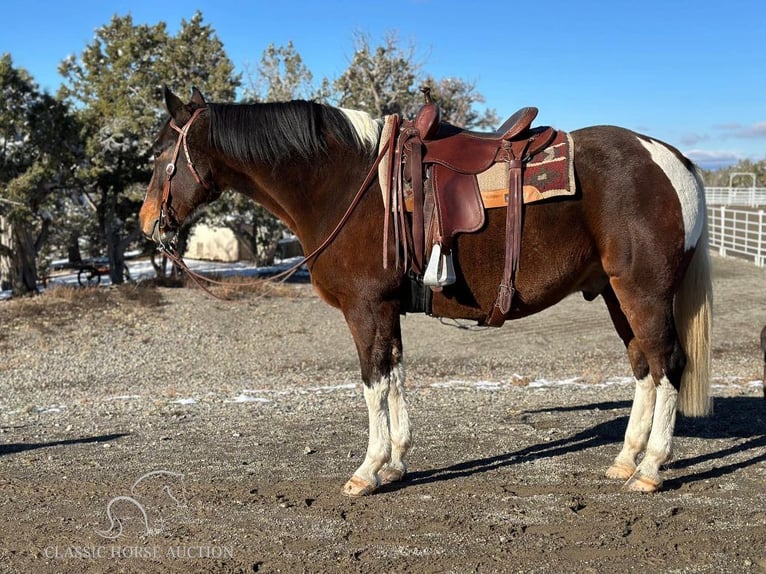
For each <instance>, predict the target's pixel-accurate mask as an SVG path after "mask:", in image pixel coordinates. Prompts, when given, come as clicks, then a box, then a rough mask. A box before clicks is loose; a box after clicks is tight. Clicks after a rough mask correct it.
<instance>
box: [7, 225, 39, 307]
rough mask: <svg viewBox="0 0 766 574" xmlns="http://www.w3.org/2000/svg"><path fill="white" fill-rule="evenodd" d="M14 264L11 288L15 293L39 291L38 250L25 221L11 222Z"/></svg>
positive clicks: (24, 293)
mask: <svg viewBox="0 0 766 574" xmlns="http://www.w3.org/2000/svg"><path fill="white" fill-rule="evenodd" d="M11 235H12V242H13V245H12V246H11V249H12V251H13V265H12V266H11V289H12V291H13V294H14V295H27V294H29V293H37V252H36V251H35V242H34V240H33V239H32V234H31V233H30V230H29V228H28V227H27V226H26V225H25V224H24V223H23V222H13V221H12V222H11Z"/></svg>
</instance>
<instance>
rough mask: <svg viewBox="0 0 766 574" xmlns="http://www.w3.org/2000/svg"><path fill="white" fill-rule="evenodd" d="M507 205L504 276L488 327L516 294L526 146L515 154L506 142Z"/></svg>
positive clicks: (502, 314)
mask: <svg viewBox="0 0 766 574" xmlns="http://www.w3.org/2000/svg"><path fill="white" fill-rule="evenodd" d="M507 149H508V154H509V157H510V158H509V160H508V172H509V173H508V207H507V209H506V217H505V263H504V264H503V277H502V279H501V281H500V286H499V287H498V290H497V298H496V299H495V304H494V305H493V306H492V311H490V313H489V316H488V317H487V319H486V321H485V323H486V324H487V325H489V326H490V327H500V326H501V325H502V324H503V323H504V322H505V318H506V316H507V315H508V312H509V311H510V310H511V303H512V302H513V296H514V295H515V294H516V288H515V287H514V279H515V277H516V270H517V269H518V266H519V259H520V255H521V225H522V209H523V201H524V196H523V183H522V179H523V178H522V170H523V169H524V161H523V158H524V155H525V154H526V148H525V149H523V150H522V152H521V153H519V154H518V156H515V155H514V153H513V149H512V148H511V147H510V146H508V148H507Z"/></svg>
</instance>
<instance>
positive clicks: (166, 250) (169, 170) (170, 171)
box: [155, 108, 398, 299]
mask: <svg viewBox="0 0 766 574" xmlns="http://www.w3.org/2000/svg"><path fill="white" fill-rule="evenodd" d="M206 110H207V108H197V109H196V110H194V112H193V113H192V115H191V117H190V118H189V120H188V121H187V122H186V123H185V124H184V125H183V126H182V127H180V128H179V127H178V125H177V124H176V123H175V121H174V120H173V119H171V120H170V124H169V125H170V127H171V128H173V129H174V130H175V131H176V132H178V140H177V141H176V145H175V148H174V149H173V156H172V158H171V161H170V163H168V164H167V165H166V166H165V174H166V175H167V178H166V179H165V184H164V186H163V188H162V203H161V204H160V217H159V219H158V220H157V223H155V225H157V226H158V231H159V234H158V237H157V238H155V241H157V243H158V248H159V250H160V251H161V252H162V253H163V254H164V255H165V256H166V257H167V258H168V259H170V260H171V261H173V263H175V264H176V265H177V266H178V267H180V268H181V269H183V270H184V271H185V272H186V273H187V274H188V275H189V276H190V277H191V278H192V279H193V280H194V282H195V283H196V284H197V285H198V286H199V287H200V288H201V289H202V290H204V291H206V292H207V293H208V294H210V295H212V296H213V297H215V298H217V299H221V297H219V296H218V295H216V294H215V293H213V292H212V291H210V290H209V289H208V288H206V287H205V286H204V285H203V283H202V282H203V281H204V282H207V283H214V284H224V283H223V282H220V281H215V280H213V279H210V278H209V277H205V276H203V275H200V274H198V273H195V272H194V271H192V270H191V269H189V266H188V265H186V262H184V260H183V257H182V256H181V255H180V254H178V253H176V252H175V249H174V241H175V239H176V237H177V236H176V237H174V239H173V240H171V242H170V244H169V245H168V244H165V243H164V242H163V240H162V232H163V230H166V229H167V228H168V226H167V222H168V220H169V219H170V218H172V219H173V220H175V217H174V215H173V213H172V209H173V208H172V207H171V205H170V199H171V196H170V187H171V182H172V179H173V176H174V175H175V174H176V171H177V170H176V162H178V155H179V153H180V151H181V148H182V147H183V150H184V155H185V156H186V165H187V167H188V168H189V171H190V172H191V174H192V176H194V179H195V180H196V181H197V183H198V184H200V185H201V186H202V187H203V188H204V189H205V190H206V191H212V190H214V184H211V183H208V182H207V181H205V180H204V178H202V177H201V176H200V174H199V172H198V171H197V168H195V167H194V162H192V160H191V155H189V146H188V143H187V141H186V136H187V135H188V133H189V128H191V126H192V124H193V123H194V121H195V120H196V119H197V118H198V117H199V116H200V114H201V113H202V112H204V111H206ZM395 121H397V122H398V116H395ZM395 135H396V130H394V134H393V135H392V136H391V138H390V140H389V142H388V144H386V145H385V146H384V147H383V149H381V150H380V153H379V154H378V157H377V158H376V159H375V161H374V162H373V164H372V167H371V168H370V170H369V171H368V172H367V177H365V179H364V181H363V182H362V185H361V187H360V188H359V190H358V191H357V192H356V195H355V196H354V198H353V199H352V200H351V204H350V205H349V206H348V208H347V209H346V212H345V213H344V214H343V217H341V219H340V221H339V222H338V224H337V225H336V226H335V228H334V229H333V230H332V231H331V232H330V234H329V235H328V236H327V237H326V238H325V240H324V241H323V242H322V243H321V244H320V245H319V246H318V247H317V248H316V249H314V251H312V252H311V253H310V254H309V255H306V256H304V257H302V258H301V260H300V261H298V262H297V263H296V264H295V265H293V266H292V267H290V268H289V269H286V270H285V271H282V272H281V273H278V274H277V275H274V276H272V277H270V278H269V279H268V280H267V281H271V282H277V281H279V282H282V281H286V280H287V279H288V278H289V277H290V276H291V275H293V274H294V273H295V272H296V271H297V270H298V269H300V268H301V267H302V266H303V265H306V264H307V263H309V262H310V261H312V260H314V259H315V258H316V257H317V256H318V255H319V254H320V253H322V252H323V251H324V250H325V249H326V248H327V247H328V246H329V245H330V243H332V242H333V240H334V239H335V238H336V237H337V236H338V234H339V233H340V230H341V229H342V228H343V226H344V225H345V224H346V222H347V221H348V220H349V219H350V217H351V214H352V213H353V211H354V209H355V208H356V206H357V205H358V204H359V202H360V201H361V199H362V196H363V195H364V193H365V192H366V191H367V189H368V188H369V187H370V185H371V184H372V181H373V180H374V179H375V177H376V176H377V169H378V165H379V164H380V162H381V161H382V160H383V158H384V157H385V156H386V154H389V157H390V158H393V155H394V142H395V140H396V137H395ZM389 162H390V166H389V167H391V166H392V165H393V161H391V160H389ZM389 171H390V169H389ZM386 212H388V210H386ZM384 223H385V225H386V228H387V227H388V213H386V217H385V222H384ZM386 235H387V231H386ZM384 251H385V249H384ZM385 259H387V257H384V260H385Z"/></svg>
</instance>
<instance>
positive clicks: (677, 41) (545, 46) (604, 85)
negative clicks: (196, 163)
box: [0, 0, 766, 168]
mask: <svg viewBox="0 0 766 574" xmlns="http://www.w3.org/2000/svg"><path fill="white" fill-rule="evenodd" d="M0 6H1V7H2V15H3V27H2V32H0V53H4V52H10V53H11V55H12V57H13V61H14V64H15V65H16V66H19V67H23V68H26V69H27V70H28V71H29V72H30V73H31V74H32V75H33V77H34V78H35V80H36V81H37V82H38V83H39V84H40V85H41V87H43V88H46V89H48V90H50V91H52V92H55V90H56V88H57V87H58V85H59V84H60V83H61V77H60V76H59V75H58V73H57V67H58V64H59V62H60V61H61V60H63V59H64V58H65V57H66V56H67V55H69V54H80V53H82V51H83V49H84V48H85V46H86V45H87V44H88V43H89V42H90V41H92V39H93V35H94V30H95V29H96V28H98V27H99V26H101V25H103V24H106V23H108V22H109V20H110V18H111V16H112V15H113V14H115V13H116V14H121V15H122V14H126V13H130V14H132V15H133V18H134V20H135V22H137V23H141V22H146V23H156V22H158V21H160V20H165V21H166V22H167V23H168V25H169V28H170V30H171V31H175V30H177V28H178V25H179V23H180V20H181V18H186V19H189V18H190V17H191V16H192V15H193V13H194V11H195V10H196V9H199V10H201V11H202V14H203V16H204V19H205V21H206V22H207V23H209V24H211V25H212V26H213V27H214V29H215V30H216V32H217V33H218V36H219V38H220V39H221V41H222V42H223V43H224V47H225V49H226V51H227V53H228V55H229V57H230V58H231V59H232V61H233V62H234V64H235V66H236V67H237V70H238V71H243V70H244V68H245V67H246V66H247V65H248V64H250V65H251V66H252V65H255V64H257V62H258V61H259V60H260V57H261V54H262V52H263V50H264V48H265V47H266V46H267V45H268V44H269V43H274V44H276V45H285V44H287V42H288V41H290V40H292V41H293V43H294V44H295V47H296V49H297V50H298V52H299V53H300V54H301V56H302V57H303V59H304V62H305V63H306V65H307V66H308V68H309V69H310V70H311V71H312V73H313V74H314V77H315V79H320V78H321V77H323V76H327V77H329V78H331V79H332V78H335V77H337V76H338V75H340V74H341V73H342V72H343V70H344V69H345V68H346V67H347V65H348V62H349V60H350V58H351V55H352V53H353V35H354V32H363V33H366V34H368V35H369V36H370V37H371V39H372V41H373V42H374V43H378V42H379V41H381V39H382V38H383V36H384V34H385V33H386V31H390V30H396V31H397V32H398V34H399V38H400V40H401V41H402V42H403V43H404V44H407V43H410V42H413V43H414V44H415V46H416V48H417V54H418V56H419V58H420V59H421V60H423V61H424V71H426V72H428V73H430V74H432V75H433V76H435V77H437V78H441V77H448V76H455V77H459V78H462V79H465V80H470V81H473V82H475V83H476V88H477V90H478V91H479V92H480V93H482V94H483V95H484V96H485V97H486V100H487V105H488V106H489V107H492V108H494V109H495V110H496V111H497V113H498V115H500V116H508V115H510V114H511V113H512V112H513V111H515V110H516V109H517V108H519V107H521V106H525V105H534V106H537V107H538V108H540V115H539V116H538V123H541V124H543V123H544V124H549V125H553V126H556V127H558V128H561V129H565V130H574V129H576V128H579V127H584V126H588V125H596V124H616V125H620V126H624V127H627V128H630V129H633V130H636V131H640V132H642V133H646V134H648V135H651V136H652V137H656V138H658V139H661V140H664V141H666V142H668V143H671V144H673V145H675V146H677V147H679V148H680V149H681V150H682V151H683V152H684V153H686V154H687V155H688V156H689V157H691V158H692V159H694V160H695V161H697V162H698V163H699V164H700V165H702V166H703V167H708V168H709V167H715V166H717V165H721V164H730V163H733V162H735V161H736V160H738V159H740V158H749V159H753V160H761V159H764V158H766V103H765V102H766V41H764V38H766V2H763V0H731V1H729V2H724V3H721V2H720V1H715V2H713V1H712V0H701V1H700V0H698V1H696V2H690V1H674V0H664V1H661V0H640V1H638V0H628V1H621V0H612V1H611V2H595V1H577V0H549V1H548V2H537V3H519V2H513V1H510V0H503V1H497V2H495V1H492V2H471V1H469V0H463V1H441V2H437V1H435V0H389V1H387V2H362V1H360V0H357V1H343V0H323V1H320V0H317V1H307V0H306V1H298V0H282V1H274V0H268V1H265V2H262V1H250V2H234V1H230V0H197V1H196V2H191V1H189V0H186V1H179V0H131V1H130V2H124V1H117V0H102V1H97V0H73V1H71V2H62V1H61V0H25V1H19V0H0Z"/></svg>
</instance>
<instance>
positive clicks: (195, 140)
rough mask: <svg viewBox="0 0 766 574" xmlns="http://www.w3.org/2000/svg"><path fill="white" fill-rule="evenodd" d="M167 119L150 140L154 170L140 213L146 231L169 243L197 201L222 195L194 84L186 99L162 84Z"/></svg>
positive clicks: (204, 107) (203, 107) (204, 115)
mask: <svg viewBox="0 0 766 574" xmlns="http://www.w3.org/2000/svg"><path fill="white" fill-rule="evenodd" d="M165 104H166V106H167V109H168V112H169V113H170V119H168V121H167V122H166V123H165V125H164V126H163V127H162V130H161V131H160V134H159V136H158V137H157V140H156V142H155V144H154V173H153V174H152V179H151V181H150V182H149V188H148V189H147V190H146V197H145V198H144V203H143V205H142V206H141V212H140V213H139V219H140V222H141V230H142V231H143V232H144V235H146V236H147V237H149V238H151V239H152V240H154V241H155V242H156V243H158V244H160V245H162V246H167V245H168V243H170V242H172V240H173V238H174V237H175V233H176V231H177V229H178V227H179V226H180V225H181V224H182V223H183V222H184V220H185V219H186V218H187V217H188V216H189V214H190V213H192V212H193V211H194V210H195V209H196V208H197V207H199V206H200V205H203V204H205V203H209V202H211V201H213V200H214V199H216V198H217V197H218V196H219V195H220V191H218V190H217V188H216V186H215V183H214V181H213V173H212V168H211V164H210V156H209V152H208V145H207V132H208V121H209V120H208V118H207V113H206V111H207V104H206V103H205V99H204V98H203V96H202V94H201V93H200V92H199V90H197V89H196V88H194V90H193V92H192V98H191V101H190V102H189V103H188V104H184V103H183V102H182V101H181V100H180V99H179V98H178V96H176V95H175V94H173V93H172V92H171V91H170V90H169V89H168V88H167V87H166V88H165Z"/></svg>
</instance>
